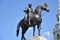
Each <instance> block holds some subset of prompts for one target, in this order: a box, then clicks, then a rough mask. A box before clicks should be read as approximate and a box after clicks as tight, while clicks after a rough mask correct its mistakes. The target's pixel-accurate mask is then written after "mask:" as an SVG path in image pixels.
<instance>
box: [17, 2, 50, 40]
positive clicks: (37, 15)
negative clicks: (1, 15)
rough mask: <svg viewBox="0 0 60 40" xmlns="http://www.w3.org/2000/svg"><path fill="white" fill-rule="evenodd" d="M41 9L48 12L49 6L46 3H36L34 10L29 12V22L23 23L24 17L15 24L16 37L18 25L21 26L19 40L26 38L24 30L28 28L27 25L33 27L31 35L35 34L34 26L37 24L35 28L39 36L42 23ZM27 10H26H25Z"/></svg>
mask: <svg viewBox="0 0 60 40" xmlns="http://www.w3.org/2000/svg"><path fill="white" fill-rule="evenodd" d="M42 10H44V11H46V12H49V8H48V5H47V4H46V3H44V4H41V5H38V6H37V7H36V8H35V10H34V12H33V13H32V14H31V17H30V19H31V21H30V23H31V24H28V23H25V21H24V20H25V18H23V19H22V20H21V21H20V22H19V23H18V25H17V30H16V36H17V37H18V35H19V30H20V27H21V28H22V38H21V40H26V39H25V37H24V34H25V33H26V31H27V30H28V28H29V27H33V36H35V26H36V25H37V29H38V35H39V36H40V28H41V27H40V26H41V23H42V17H41V12H42ZM26 12H27V11H26Z"/></svg>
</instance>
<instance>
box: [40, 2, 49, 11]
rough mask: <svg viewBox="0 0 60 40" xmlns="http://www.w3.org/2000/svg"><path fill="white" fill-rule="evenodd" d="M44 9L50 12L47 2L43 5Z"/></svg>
mask: <svg viewBox="0 0 60 40" xmlns="http://www.w3.org/2000/svg"><path fill="white" fill-rule="evenodd" d="M41 8H42V10H46V11H47V12H49V8H48V5H47V4H46V3H44V4H42V5H41Z"/></svg>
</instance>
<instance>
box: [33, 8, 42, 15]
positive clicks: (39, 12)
mask: <svg viewBox="0 0 60 40" xmlns="http://www.w3.org/2000/svg"><path fill="white" fill-rule="evenodd" d="M41 12H42V10H41V8H39V7H37V8H36V9H35V12H34V13H35V14H39V15H41Z"/></svg>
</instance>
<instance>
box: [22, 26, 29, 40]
mask: <svg viewBox="0 0 60 40" xmlns="http://www.w3.org/2000/svg"><path fill="white" fill-rule="evenodd" d="M27 29H28V27H24V28H23V29H22V38H21V40H26V39H25V37H24V34H25V33H26V31H27Z"/></svg>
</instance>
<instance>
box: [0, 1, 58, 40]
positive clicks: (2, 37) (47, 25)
mask: <svg viewBox="0 0 60 40" xmlns="http://www.w3.org/2000/svg"><path fill="white" fill-rule="evenodd" d="M44 2H46V3H47V4H48V7H49V9H50V12H49V13H48V12H45V11H43V12H42V14H44V13H46V14H45V15H44V16H43V17H42V19H43V20H42V25H41V27H42V29H41V35H42V36H44V37H45V38H47V39H48V40H53V39H54V38H53V28H54V27H55V24H56V13H57V9H58V0H0V40H20V39H21V30H20V34H19V36H18V38H17V37H16V27H17V24H18V22H19V21H20V20H21V19H22V18H24V16H25V13H24V12H23V10H24V9H25V7H27V5H28V3H32V8H33V10H34V9H35V7H36V6H37V5H39V4H42V3H44ZM32 33H33V28H32V29H29V30H28V31H27V32H26V34H25V37H26V38H27V39H29V38H31V37H32V36H33V34H32ZM37 33H38V31H37V29H36V35H37Z"/></svg>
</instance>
